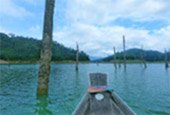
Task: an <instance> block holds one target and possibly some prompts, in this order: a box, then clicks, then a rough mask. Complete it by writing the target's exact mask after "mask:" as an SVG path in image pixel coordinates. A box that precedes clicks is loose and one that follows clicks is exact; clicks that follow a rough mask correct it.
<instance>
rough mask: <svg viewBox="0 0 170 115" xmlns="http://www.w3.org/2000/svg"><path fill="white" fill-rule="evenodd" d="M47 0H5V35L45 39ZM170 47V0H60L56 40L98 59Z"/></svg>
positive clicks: (1, 5) (1, 17)
mask: <svg viewBox="0 0 170 115" xmlns="http://www.w3.org/2000/svg"><path fill="white" fill-rule="evenodd" d="M44 9H45V0H0V32H4V33H7V34H9V33H13V34H15V35H22V36H25V37H33V38H36V39H42V31H43V19H44ZM123 35H125V38H126V48H127V49H129V48H141V46H143V49H146V50H158V51H161V52H164V50H165V49H167V50H169V49H170V0H55V11H54V28H53V40H54V41H57V42H58V43H61V44H63V45H64V46H66V47H69V48H73V49H75V48H76V42H78V44H79V47H80V50H81V51H84V52H86V53H87V54H88V55H90V56H93V57H106V56H108V55H111V54H113V47H116V50H117V51H118V52H120V51H122V36H123Z"/></svg>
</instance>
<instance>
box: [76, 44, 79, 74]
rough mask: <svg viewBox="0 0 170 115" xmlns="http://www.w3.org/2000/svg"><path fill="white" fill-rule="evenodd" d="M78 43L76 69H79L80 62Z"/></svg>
mask: <svg viewBox="0 0 170 115" xmlns="http://www.w3.org/2000/svg"><path fill="white" fill-rule="evenodd" d="M76 45H77V54H76V71H78V64H79V45H78V43H77V44H76Z"/></svg>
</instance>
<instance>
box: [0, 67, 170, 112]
mask: <svg viewBox="0 0 170 115" xmlns="http://www.w3.org/2000/svg"><path fill="white" fill-rule="evenodd" d="M38 69H39V65H37V64H25V65H11V66H10V67H8V66H7V65H0V114H1V115H25V114H30V115H34V114H37V115H38V114H39V115H41V114H42V115H46V114H47V115H48V114H49V115H50V114H56V115H70V114H71V113H72V112H73V111H74V109H75V107H76V106H77V104H78V103H79V102H80V100H81V98H82V97H83V95H84V94H85V93H86V89H87V88H88V86H89V83H88V74H89V73H90V72H104V73H107V74H108V76H109V85H110V87H112V88H113V89H114V91H115V92H116V93H117V94H118V95H119V96H120V97H121V98H122V99H123V100H124V101H125V102H126V103H127V104H128V105H129V106H130V107H131V108H132V109H133V110H134V111H135V112H136V113H137V114H139V115H149V114H154V115H170V69H169V70H166V69H165V68H164V64H148V68H147V69H144V68H143V65H141V64H129V65H127V69H126V71H125V70H124V68H123V67H122V68H120V69H117V70H115V69H114V66H113V64H99V65H96V64H80V65H79V72H75V65H74V64H52V69H51V76H50V83H49V95H42V96H39V97H36V86H37V80H38Z"/></svg>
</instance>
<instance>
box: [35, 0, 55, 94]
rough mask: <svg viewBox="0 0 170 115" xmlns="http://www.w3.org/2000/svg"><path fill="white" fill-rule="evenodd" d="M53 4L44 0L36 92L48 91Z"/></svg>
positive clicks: (52, 1)
mask: <svg viewBox="0 0 170 115" xmlns="http://www.w3.org/2000/svg"><path fill="white" fill-rule="evenodd" d="M54 4H55V0H46V6H45V16H44V28H43V40H42V48H41V59H40V69H39V76H38V87H37V94H47V93H48V82H49V76H50V64H51V57H52V51H51V48H52V32H53V13H54Z"/></svg>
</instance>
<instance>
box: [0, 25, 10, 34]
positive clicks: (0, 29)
mask: <svg viewBox="0 0 170 115" xmlns="http://www.w3.org/2000/svg"><path fill="white" fill-rule="evenodd" d="M0 32H2V33H9V30H7V29H5V28H3V27H1V26H0Z"/></svg>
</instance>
